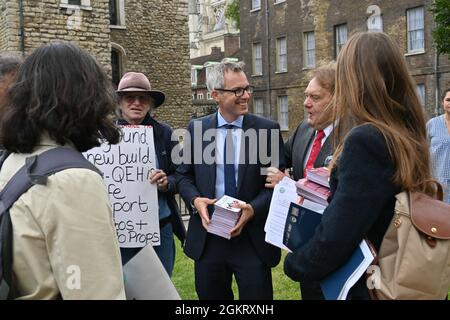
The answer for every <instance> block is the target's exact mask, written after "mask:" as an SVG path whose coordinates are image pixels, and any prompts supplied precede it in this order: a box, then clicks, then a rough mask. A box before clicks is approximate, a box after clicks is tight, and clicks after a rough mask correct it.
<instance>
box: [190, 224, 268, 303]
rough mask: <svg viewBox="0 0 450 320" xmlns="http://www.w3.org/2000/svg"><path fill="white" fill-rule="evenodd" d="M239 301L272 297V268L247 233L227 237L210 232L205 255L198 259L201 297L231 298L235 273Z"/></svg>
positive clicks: (196, 282) (196, 278) (198, 292)
mask: <svg viewBox="0 0 450 320" xmlns="http://www.w3.org/2000/svg"><path fill="white" fill-rule="evenodd" d="M233 275H234V277H235V279H236V283H237V286H238V290H239V299H240V300H255V299H258V300H272V299H273V288H272V271H271V269H270V267H268V266H266V265H265V264H264V263H263V262H262V261H261V259H260V258H259V257H258V256H257V254H256V252H255V250H254V248H253V245H252V243H251V242H250V239H249V237H248V235H247V234H246V233H245V232H244V233H243V234H241V235H240V236H238V237H236V238H232V239H230V240H227V239H225V238H222V237H219V236H216V235H214V234H210V233H208V235H207V239H206V244H205V249H204V251H203V255H202V256H201V258H200V259H199V260H197V261H195V289H196V291H197V295H198V298H199V299H200V300H232V299H234V296H233V290H232V289H231V284H232V276H233Z"/></svg>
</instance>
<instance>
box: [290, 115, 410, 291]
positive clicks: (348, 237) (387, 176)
mask: <svg viewBox="0 0 450 320" xmlns="http://www.w3.org/2000/svg"><path fill="white" fill-rule="evenodd" d="M394 151H395V150H394ZM394 172H395V169H394V163H393V160H392V158H391V156H390V154H389V150H388V147H387V144H386V141H385V139H384V137H383V135H382V133H381V132H380V131H379V130H378V129H376V128H375V127H374V126H372V125H367V124H366V125H362V126H359V127H356V128H354V129H353V130H351V131H350V133H349V134H348V136H347V138H346V140H345V143H344V148H343V151H342V154H341V157H340V159H339V162H338V166H337V168H336V169H335V170H333V172H332V173H331V177H330V189H331V194H332V197H331V201H330V203H329V205H328V207H327V208H326V209H325V211H324V213H323V217H322V221H321V223H320V224H319V225H318V227H317V229H316V232H315V234H314V236H313V237H312V238H311V240H310V241H309V242H308V243H306V244H305V245H304V246H302V247H300V248H299V249H297V250H294V252H293V253H292V254H288V256H287V257H286V260H285V265H284V271H285V273H286V274H287V275H288V276H289V277H290V278H292V279H293V280H296V281H302V280H305V279H307V280H316V281H318V280H322V279H323V278H325V277H326V276H327V275H328V274H330V273H331V272H332V271H334V270H336V269H337V268H338V267H340V266H341V265H343V264H344V263H345V262H346V261H347V260H348V259H349V258H350V256H351V255H352V253H353V252H354V250H355V249H356V247H357V246H358V245H359V243H360V242H361V241H362V239H363V238H367V239H368V240H369V241H370V242H371V243H372V244H373V245H374V246H375V249H376V250H377V251H378V250H379V248H380V245H381V241H382V239H383V236H384V234H385V233H386V230H387V228H388V225H389V223H390V221H391V220H392V217H393V215H394V206H395V195H396V194H397V193H399V192H400V191H401V190H400V187H398V186H396V185H394V183H393V176H394ZM349 298H350V299H364V298H368V291H367V286H366V283H365V277H364V276H362V277H361V279H360V281H358V283H357V284H355V286H354V287H353V288H352V289H351V290H350V293H349Z"/></svg>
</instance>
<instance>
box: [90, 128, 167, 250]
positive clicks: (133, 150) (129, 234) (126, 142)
mask: <svg viewBox="0 0 450 320" xmlns="http://www.w3.org/2000/svg"><path fill="white" fill-rule="evenodd" d="M121 128H122V136H121V139H120V142H119V143H118V144H116V145H109V144H107V143H105V144H102V145H101V146H100V147H96V148H93V149H91V150H89V151H87V152H85V153H84V156H85V157H86V159H88V160H89V161H91V162H92V163H93V164H94V165H95V166H97V168H99V169H100V170H101V171H102V172H103V175H104V176H103V178H104V181H105V184H106V187H107V190H108V194H109V199H110V200H111V206H112V211H113V217H114V221H115V225H116V230H117V237H118V239H119V245H120V246H121V247H123V248H133V247H135V248H137V247H144V246H146V245H147V244H150V245H159V244H160V230H159V213H158V190H157V187H156V185H155V184H151V183H150V181H149V179H148V176H149V173H150V170H152V169H155V168H156V160H155V146H154V142H153V128H152V127H151V126H122V127H121Z"/></svg>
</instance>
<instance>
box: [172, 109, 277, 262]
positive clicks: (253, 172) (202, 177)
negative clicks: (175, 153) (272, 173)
mask: <svg viewBox="0 0 450 320" xmlns="http://www.w3.org/2000/svg"><path fill="white" fill-rule="evenodd" d="M194 123H197V124H200V123H201V125H202V130H201V133H202V135H203V133H204V132H205V131H206V130H208V129H215V128H217V113H214V114H212V115H208V116H205V117H203V118H199V119H195V120H193V121H191V122H190V123H189V127H188V131H189V133H190V136H191V140H190V141H189V139H186V140H185V142H184V147H183V148H184V151H183V152H189V151H190V152H191V156H190V160H191V161H190V163H187V164H182V165H180V166H178V168H177V183H178V190H179V192H180V195H181V196H182V198H183V199H184V201H185V202H186V205H187V206H188V207H189V208H190V207H191V201H192V199H193V198H194V197H197V196H200V197H206V198H210V199H214V198H215V184H216V165H215V163H213V164H207V163H205V161H204V159H203V157H202V159H201V162H200V163H196V164H193V159H194V157H195V153H197V157H198V153H199V152H203V150H205V148H206V147H207V146H208V145H210V144H211V143H214V142H211V141H203V139H201V137H194V131H195V130H194ZM242 129H243V131H244V132H246V131H247V130H248V129H255V130H256V133H258V131H259V130H261V129H267V132H268V134H267V137H268V138H267V139H266V141H267V144H266V145H267V152H264V155H268V156H269V155H270V156H272V155H271V154H270V150H271V139H270V132H271V130H272V129H276V130H278V131H277V137H276V138H277V140H278V148H277V150H276V152H277V153H278V154H277V155H274V156H278V158H279V163H271V162H269V163H262V162H261V159H260V157H257V158H256V160H257V161H255V162H256V163H253V162H254V161H250V160H251V157H252V156H256V155H258V154H259V147H260V145H259V144H260V143H259V140H260V137H259V136H258V135H256V136H257V139H258V142H257V143H255V142H254V141H253V142H252V143H248V140H247V139H244V137H243V138H242V139H241V157H242V156H243V154H244V155H245V163H243V164H239V171H238V181H237V192H238V196H237V198H239V199H240V200H243V201H245V202H247V203H250V205H251V206H252V207H253V210H254V212H255V216H254V217H253V219H251V220H250V221H249V222H248V223H247V224H246V226H245V227H244V229H243V232H247V233H248V235H249V237H250V240H251V242H252V244H253V246H254V248H255V250H256V253H257V254H258V256H259V257H260V259H261V260H262V261H263V262H264V263H266V264H267V265H268V266H270V267H273V266H276V265H277V264H278V262H279V261H280V250H279V249H278V248H276V247H274V246H272V245H270V244H268V243H266V242H265V241H264V238H265V232H264V224H265V222H266V218H267V214H268V211H269V206H270V199H271V197H272V190H271V189H267V188H265V187H264V184H265V179H266V176H265V175H262V174H261V168H264V167H269V166H271V165H276V166H278V167H279V168H281V169H284V152H283V140H282V137H281V134H280V131H279V129H280V126H279V125H278V123H276V122H274V121H272V120H269V119H266V118H262V117H258V116H255V115H253V114H246V115H245V116H244V120H243V124H242ZM199 132H200V131H199ZM195 139H200V140H197V141H195ZM191 141H192V142H193V143H190V142H191ZM199 141H202V146H201V148H200V147H199V146H195V142H197V143H198V142H199ZM213 141H214V139H213ZM243 144H244V147H245V149H243ZM263 160H264V159H263ZM208 209H209V214H210V216H211V214H212V212H213V209H214V208H213V206H210V207H209V208H208ZM206 234H207V231H206V230H205V229H204V228H203V226H202V222H201V218H200V216H199V215H198V214H192V215H191V217H190V220H189V227H188V231H187V236H186V243H185V247H184V251H185V253H186V255H187V256H188V257H190V258H192V259H194V260H198V259H199V258H200V257H201V255H202V252H203V249H204V246H205V241H206ZM217 254H220V252H218V253H217Z"/></svg>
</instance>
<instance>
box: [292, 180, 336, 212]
mask: <svg viewBox="0 0 450 320" xmlns="http://www.w3.org/2000/svg"><path fill="white" fill-rule="evenodd" d="M295 186H296V187H297V194H298V195H300V196H302V197H304V198H306V199H309V200H311V201H314V202H316V203H318V204H321V205H324V206H327V205H328V201H327V199H328V197H329V196H330V189H329V188H328V187H326V186H322V185H320V184H317V183H315V182H312V181H310V180H308V178H303V179H300V180H298V181H297V182H296V183H295Z"/></svg>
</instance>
